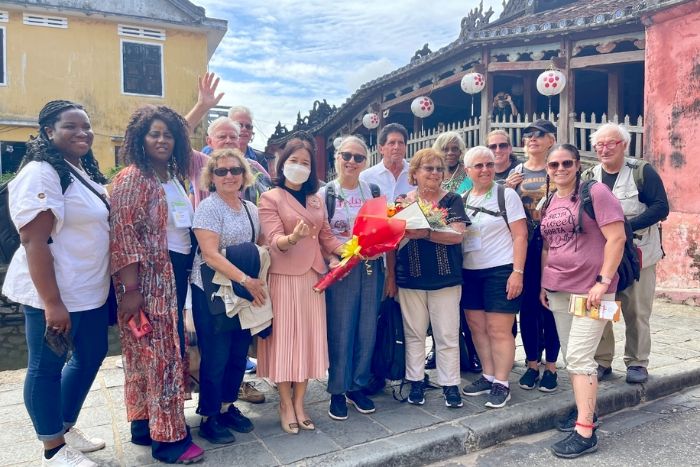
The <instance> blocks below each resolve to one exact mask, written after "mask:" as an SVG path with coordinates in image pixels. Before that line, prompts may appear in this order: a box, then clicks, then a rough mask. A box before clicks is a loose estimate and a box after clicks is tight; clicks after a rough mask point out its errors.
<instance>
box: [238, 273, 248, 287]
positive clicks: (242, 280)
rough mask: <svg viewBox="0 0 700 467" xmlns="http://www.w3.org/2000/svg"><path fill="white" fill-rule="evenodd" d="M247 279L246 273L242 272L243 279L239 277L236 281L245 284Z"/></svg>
mask: <svg viewBox="0 0 700 467" xmlns="http://www.w3.org/2000/svg"><path fill="white" fill-rule="evenodd" d="M247 281H248V274H243V279H241V280H240V281H239V282H238V283H239V284H241V285H245V283H246V282H247Z"/></svg>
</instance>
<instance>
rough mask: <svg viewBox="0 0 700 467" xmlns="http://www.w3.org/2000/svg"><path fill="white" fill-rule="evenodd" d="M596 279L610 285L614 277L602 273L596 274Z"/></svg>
mask: <svg viewBox="0 0 700 467" xmlns="http://www.w3.org/2000/svg"><path fill="white" fill-rule="evenodd" d="M595 281H596V282H598V283H600V284H605V285H610V284H611V283H612V279H610V278H608V277H605V276H601V275H600V274H598V275H597V276H596V278H595Z"/></svg>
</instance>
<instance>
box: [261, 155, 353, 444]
mask: <svg viewBox="0 0 700 467" xmlns="http://www.w3.org/2000/svg"><path fill="white" fill-rule="evenodd" d="M277 174H278V175H279V176H278V178H277V179H276V181H275V184H276V185H277V188H274V189H272V190H270V191H268V192H265V193H264V194H263V195H262V196H261V197H260V202H259V205H258V212H259V216H260V226H261V229H262V232H263V235H264V236H265V239H266V240H267V243H268V245H269V246H270V255H271V264H270V270H269V273H270V276H269V280H268V283H269V287H270V298H271V299H272V309H273V314H274V319H273V320H272V335H271V336H270V337H268V338H267V339H263V340H261V341H260V342H259V343H258V370H257V371H258V376H264V377H268V378H270V379H271V380H272V381H274V382H275V383H277V388H278V389H279V393H280V407H279V410H280V421H281V424H282V429H283V430H284V431H286V432H287V433H292V434H296V433H299V430H300V429H302V430H313V429H314V428H315V426H314V424H313V422H312V421H311V418H310V417H309V416H308V414H307V413H306V409H305V408H304V394H305V392H306V385H307V382H308V380H309V379H310V378H323V377H325V376H326V370H327V369H328V343H327V340H326V302H325V296H324V294H323V293H316V292H314V291H313V285H314V284H315V283H316V282H317V281H318V279H319V278H320V277H321V275H322V274H324V273H325V272H326V271H327V270H328V268H327V266H326V259H328V260H329V262H330V266H331V267H334V266H335V265H337V263H338V258H337V256H333V254H335V255H339V254H340V246H341V242H340V241H339V240H337V239H336V238H335V237H334V236H333V234H332V233H331V230H330V226H329V225H328V215H327V214H326V206H325V204H324V202H323V200H322V199H321V197H320V196H318V195H317V194H316V191H318V179H317V178H316V164H315V162H314V158H313V157H312V155H311V153H310V152H309V150H308V149H307V148H306V147H305V146H304V144H303V143H301V142H291V143H290V144H288V145H287V147H285V149H284V152H283V153H282V156H281V157H280V159H279V161H278V162H277Z"/></svg>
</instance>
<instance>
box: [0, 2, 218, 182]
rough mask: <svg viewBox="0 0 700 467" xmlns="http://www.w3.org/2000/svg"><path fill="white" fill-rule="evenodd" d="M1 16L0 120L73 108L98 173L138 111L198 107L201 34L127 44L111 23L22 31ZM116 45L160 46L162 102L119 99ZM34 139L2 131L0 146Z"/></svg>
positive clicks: (12, 13) (12, 17)
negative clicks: (0, 79) (87, 129)
mask: <svg viewBox="0 0 700 467" xmlns="http://www.w3.org/2000/svg"><path fill="white" fill-rule="evenodd" d="M2 9H3V10H5V11H8V12H9V22H7V23H0V26H3V27H5V36H6V52H7V53H6V55H7V58H6V64H7V65H6V83H7V84H6V85H5V86H0V118H1V119H2V120H30V119H34V120H36V118H37V116H38V114H39V111H40V110H41V108H42V107H43V105H44V104H45V103H46V102H47V101H50V100H53V99H68V100H72V101H75V102H78V103H80V104H82V105H83V106H85V108H86V110H87V112H88V114H89V115H90V120H91V123H92V126H93V129H94V132H95V142H94V144H93V152H94V153H95V156H96V157H97V158H98V160H99V162H100V166H101V167H102V168H103V169H106V168H109V167H111V166H113V165H114V148H115V146H118V145H119V144H120V143H119V142H118V141H117V142H115V141H113V140H112V138H113V137H123V136H124V130H125V128H126V124H127V123H128V120H129V116H130V115H131V114H132V112H133V111H134V110H135V109H137V108H138V107H139V106H141V105H143V104H158V105H168V106H170V107H172V108H173V109H175V110H176V111H178V112H180V113H182V114H183V115H184V113H186V112H187V111H188V110H189V109H190V108H191V107H192V106H193V105H194V103H195V102H196V100H197V76H199V75H202V74H203V73H205V72H206V70H207V63H208V57H207V40H206V36H205V34H204V32H203V33H192V32H188V31H180V30H176V29H168V28H162V27H160V28H159V29H165V31H166V39H165V40H164V41H158V40H149V39H142V38H127V37H123V36H119V35H118V34H117V25H118V23H117V22H116V21H115V22H112V21H106V20H100V19H93V18H86V17H75V16H68V28H67V29H59V28H50V27H43V26H27V25H24V24H23V23H22V11H19V10H11V9H10V10H8V9H7V8H5V7H2ZM49 16H65V15H57V14H55V13H51V14H49ZM121 24H128V25H137V24H135V23H131V22H128V21H122V22H121ZM149 27H154V26H149ZM122 40H129V41H135V42H146V43H152V44H161V45H162V46H163V49H162V54H163V69H164V72H163V76H164V79H163V95H164V96H163V97H162V98H160V97H148V96H131V95H125V94H122V92H121V79H122V70H121V67H122V62H121V41H122ZM36 132H37V130H36V129H32V128H26V127H24V128H21V127H7V126H3V125H0V140H3V141H26V140H27V139H28V137H29V135H30V134H36Z"/></svg>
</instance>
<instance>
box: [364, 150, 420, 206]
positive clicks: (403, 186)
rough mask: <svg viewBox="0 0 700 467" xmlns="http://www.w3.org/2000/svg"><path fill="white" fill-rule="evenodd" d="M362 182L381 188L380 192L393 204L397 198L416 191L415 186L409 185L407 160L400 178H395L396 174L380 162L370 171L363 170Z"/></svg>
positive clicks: (404, 162)
mask: <svg viewBox="0 0 700 467" xmlns="http://www.w3.org/2000/svg"><path fill="white" fill-rule="evenodd" d="M360 180H362V181H363V182H366V183H374V184H375V185H377V186H379V190H380V191H381V192H382V194H383V195H386V200H387V202H389V203H393V202H394V200H395V199H396V197H397V196H399V195H405V194H406V193H408V192H409V191H413V190H415V189H416V187H415V186H413V185H411V184H410V183H408V162H406V161H405V160H404V161H403V169H401V173H400V174H399V177H398V178H395V177H394V174H392V173H391V172H390V171H389V169H387V168H386V166H385V165H384V162H382V161H379V162H378V163H377V164H375V165H373V166H372V167H370V168H369V169H365V170H363V171H362V172H361V173H360ZM370 196H371V195H370Z"/></svg>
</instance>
